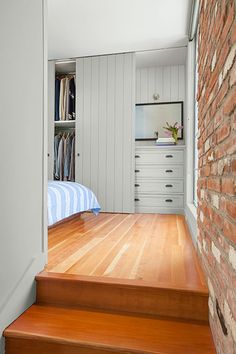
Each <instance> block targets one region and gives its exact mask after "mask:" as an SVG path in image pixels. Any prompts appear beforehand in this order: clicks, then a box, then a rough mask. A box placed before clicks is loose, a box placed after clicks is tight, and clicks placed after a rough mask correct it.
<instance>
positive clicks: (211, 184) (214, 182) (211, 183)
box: [207, 178, 221, 192]
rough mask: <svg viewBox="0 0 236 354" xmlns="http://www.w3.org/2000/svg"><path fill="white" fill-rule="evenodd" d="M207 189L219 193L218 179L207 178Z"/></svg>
mask: <svg viewBox="0 0 236 354" xmlns="http://www.w3.org/2000/svg"><path fill="white" fill-rule="evenodd" d="M207 187H208V188H209V189H210V190H213V191H216V192H220V191H221V180H220V178H209V179H208V181H207Z"/></svg>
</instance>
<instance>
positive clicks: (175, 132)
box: [163, 122, 183, 144]
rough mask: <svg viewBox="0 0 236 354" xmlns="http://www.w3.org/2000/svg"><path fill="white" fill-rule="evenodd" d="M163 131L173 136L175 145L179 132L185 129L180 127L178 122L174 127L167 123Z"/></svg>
mask: <svg viewBox="0 0 236 354" xmlns="http://www.w3.org/2000/svg"><path fill="white" fill-rule="evenodd" d="M163 129H165V130H166V134H169V136H172V138H173V139H174V140H175V143H176V144H177V140H178V132H179V130H180V129H183V127H182V126H181V125H179V124H178V122H175V124H174V125H170V124H169V123H168V122H166V127H163Z"/></svg>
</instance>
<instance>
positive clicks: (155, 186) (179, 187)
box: [135, 179, 184, 194]
mask: <svg viewBox="0 0 236 354" xmlns="http://www.w3.org/2000/svg"><path fill="white" fill-rule="evenodd" d="M135 192H137V193H140V192H141V193H156V194H159V193H161V194H166V193H183V192H184V181H183V180H170V181H167V180H164V181H163V180H153V181H145V180H139V179H137V180H136V182H135Z"/></svg>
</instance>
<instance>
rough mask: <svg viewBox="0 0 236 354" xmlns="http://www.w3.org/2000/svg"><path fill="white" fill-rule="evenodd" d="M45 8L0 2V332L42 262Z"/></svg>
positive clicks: (27, 294) (30, 296) (25, 298)
mask: <svg viewBox="0 0 236 354" xmlns="http://www.w3.org/2000/svg"><path fill="white" fill-rule="evenodd" d="M44 8H45V4H44V1H43V0H17V1H15V0H7V1H1V2H0V43H1V51H0V67H1V68H2V70H1V80H0V101H1V102H0V121H1V139H0V151H1V155H0V156H1V157H0V164H1V173H0V190H1V191H0V225H1V236H0V242H1V245H0V284H1V288H0V333H2V331H3V330H4V328H5V327H6V326H7V325H8V324H9V323H10V322H12V321H13V320H14V319H15V318H16V317H18V315H19V314H20V313H22V311H24V310H25V308H26V307H28V306H29V305H30V304H31V303H32V302H33V301H34V277H35V275H36V274H37V273H38V272H39V271H41V270H42V269H43V267H44V264H45V244H46V239H45V237H46V234H45V233H44V231H45V230H44V226H43V225H44V223H43V219H44V217H45V212H44V211H43V199H44V198H45V190H44V188H43V184H44V178H43V170H44V168H45V162H46V152H45V146H44V142H43V129H44V118H45V117H44V113H45V112H44V108H43V107H44V104H46V102H45V94H44V69H45V64H44V63H45V59H46V58H45V56H46V51H45V47H44V44H43V43H44V39H45V27H44V22H43V13H44ZM43 156H44V157H43ZM0 335H1V334H0ZM0 347H1V349H0V352H1V353H3V352H4V349H3V347H4V341H3V339H1V344H0Z"/></svg>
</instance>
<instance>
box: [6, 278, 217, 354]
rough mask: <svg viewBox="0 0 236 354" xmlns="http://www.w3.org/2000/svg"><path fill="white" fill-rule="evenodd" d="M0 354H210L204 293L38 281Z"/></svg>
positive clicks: (94, 281)
mask: <svg viewBox="0 0 236 354" xmlns="http://www.w3.org/2000/svg"><path fill="white" fill-rule="evenodd" d="M36 281H37V300H36V304H35V305H33V306H31V307H30V308H29V309H28V310H27V311H25V312H24V313H23V314H22V315H21V316H20V317H19V318H18V319H17V320H16V321H15V322H13V323H12V324H11V325H10V326H9V327H8V328H7V329H6V330H5V332H4V336H5V338H6V354H54V353H57V354H90V353H91V354H93V353H94V354H111V353H140V354H141V353H149V354H150V353H158V354H215V349H214V345H213V341H212V337H211V332H210V328H209V325H208V320H207V318H208V306H207V301H208V294H207V292H206V291H205V292H204V291H202V292H200V291H197V290H196V291H194V290H184V289H168V288H160V287H156V286H154V285H153V286H152V284H144V283H143V282H140V281H133V282H131V281H130V280H129V281H128V280H121V279H119V280H117V279H109V278H107V279H105V278H93V277H85V276H74V275H68V274H55V273H42V274H40V275H39V276H37V277H36Z"/></svg>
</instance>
